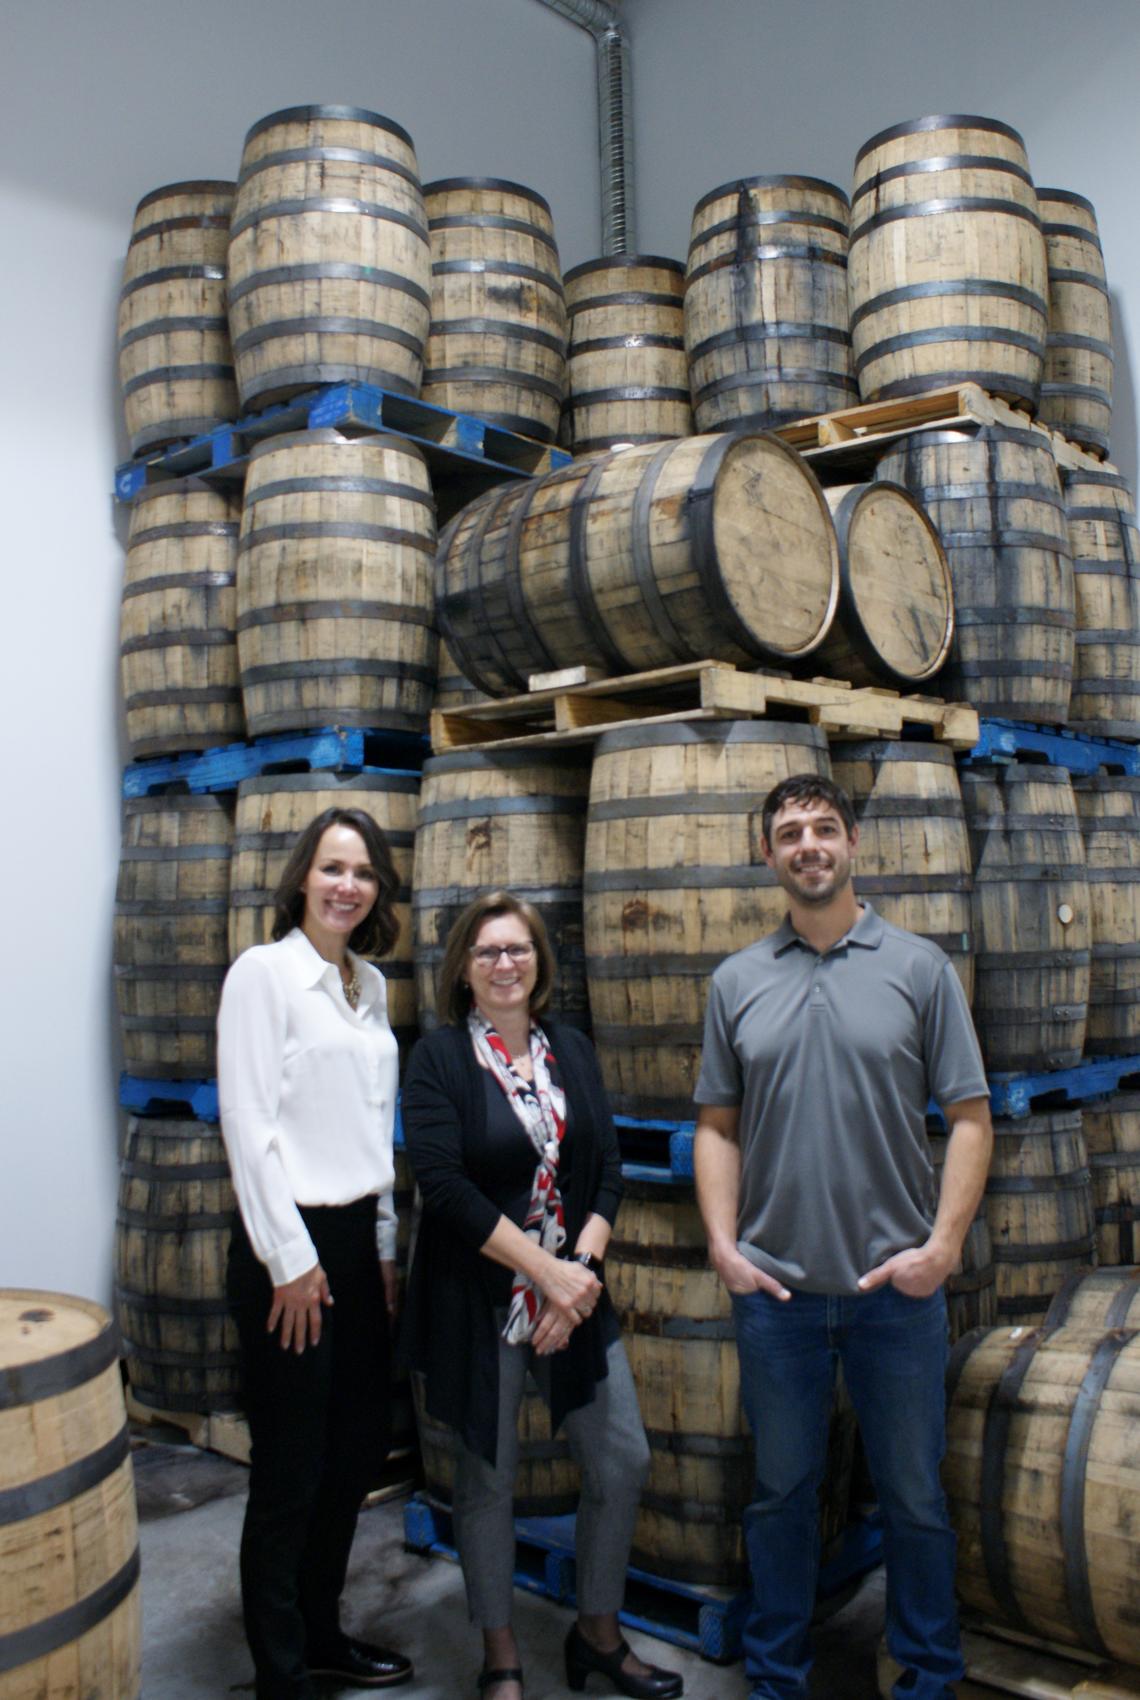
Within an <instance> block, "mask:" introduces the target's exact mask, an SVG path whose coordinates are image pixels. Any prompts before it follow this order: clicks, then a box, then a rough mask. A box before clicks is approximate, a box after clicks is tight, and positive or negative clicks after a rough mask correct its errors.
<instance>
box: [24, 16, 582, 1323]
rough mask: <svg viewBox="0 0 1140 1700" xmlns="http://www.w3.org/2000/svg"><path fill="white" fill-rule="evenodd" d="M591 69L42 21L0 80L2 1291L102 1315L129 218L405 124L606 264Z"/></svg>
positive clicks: (519, 51)
mask: <svg viewBox="0 0 1140 1700" xmlns="http://www.w3.org/2000/svg"><path fill="white" fill-rule="evenodd" d="M595 98H596V97H595V72H594V49H593V45H592V43H591V41H590V39H589V38H588V37H587V36H586V35H585V34H584V33H583V32H582V31H581V30H579V29H576V28H575V27H574V26H573V25H571V24H569V23H567V22H565V21H564V20H563V19H561V18H559V17H557V16H555V15H554V14H553V13H551V12H549V11H547V10H546V9H545V8H544V7H541V6H539V5H536V4H535V3H534V0H478V3H477V4H476V3H474V0H321V3H320V4H314V3H313V0H303V3H302V0H237V3H234V0H196V3H195V4H193V5H190V4H187V3H185V0H177V3H175V0H108V3H107V4H103V5H94V6H80V5H76V4H75V3H74V0H36V4H35V5H34V6H33V5H21V6H10V7H8V8H7V10H6V16H5V24H4V48H3V54H2V63H0V229H2V230H3V232H4V242H3V249H4V263H3V266H2V268H0V325H2V327H3V329H2V332H0V335H2V339H3V366H2V371H3V378H4V384H3V403H2V406H0V501H2V509H0V511H2V513H3V554H4V557H5V558H4V568H3V581H4V597H3V603H4V608H5V610H6V613H7V621H6V629H5V643H4V649H3V661H2V663H0V697H2V701H0V726H2V729H3V740H4V743H3V747H4V770H5V771H4V776H3V778H4V786H3V789H4V795H5V798H6V799H7V807H6V809H5V811H4V812H5V816H6V821H7V830H6V831H5V832H4V834H3V835H2V837H0V842H2V845H3V848H2V850H0V856H2V861H0V882H2V889H3V890H4V891H5V892H6V893H7V898H6V911H5V914H6V923H7V925H6V950H5V957H6V963H7V968H6V971H5V974H4V979H3V988H2V990H0V1000H2V1007H0V1036H2V1037H0V1116H2V1125H3V1138H4V1161H3V1180H2V1181H0V1285H5V1286H43V1287H48V1288H53V1289H57V1290H63V1291H72V1292H78V1293H82V1294H86V1295H90V1296H92V1297H95V1298H99V1299H103V1300H105V1299H106V1298H107V1297H108V1296H109V1292H110V1258H111V1243H112V1234H113V1225H114V1214H115V1189H116V1162H117V1155H118V1141H119V1137H120V1118H119V1115H118V1112H117V1107H116V1105H117V1071H118V1066H119V1062H118V1057H117V1054H116V1040H115V1015H114V1000H113V992H112V980H111V921H112V908H113V903H114V890H115V875H116V863H117V857H118V834H119V826H118V787H119V768H120V763H121V760H122V758H123V751H122V747H121V744H120V742H119V729H118V722H117V689H118V685H117V674H116V648H117V643H118V630H117V627H118V594H119V584H120V578H121V572H122V540H121V529H122V515H121V514H120V515H118V516H116V515H115V514H114V512H113V509H112V503H111V499H110V494H109V492H110V490H111V481H112V472H113V468H114V465H115V462H116V460H119V459H123V458H125V455H126V444H125V442H124V439H123V436H122V427H121V418H120V412H119V406H118V401H117V395H116V378H115V356H114V336H115V308H116V294H117V290H118V284H119V277H120V272H121V267H122V259H123V255H124V253H125V251H126V246H127V241H128V239H129V236H130V226H131V218H132V215H133V212H134V207H135V203H136V201H138V199H139V198H140V197H141V196H142V195H143V194H145V193H146V192H147V191H148V190H150V189H153V188H156V187H157V186H158V185H159V184H163V183H169V182H172V181H175V180H177V179H180V178H193V177H218V178H226V177H230V178H232V177H236V175H237V170H238V165H239V162H240V158H241V148H242V140H243V137H244V135H245V132H246V130H247V129H248V128H249V126H250V125H251V124H252V123H253V122H254V121H255V120H256V119H258V118H260V117H262V116H263V115H264V114H265V113H267V112H271V111H274V110H276V109H277V108H279V107H282V106H289V105H294V104H301V103H313V102H335V103H342V104H351V105H358V106H365V107H369V108H371V109H373V110H375V111H379V112H383V113H386V114H388V115H390V116H391V117H393V118H396V119H397V120H398V121H399V122H400V123H402V124H403V125H404V126H405V128H406V129H408V130H409V131H410V132H411V134H412V136H413V138H414V139H415V142H416V146H417V150H418V154H419V162H420V169H421V172H422V174H423V176H424V179H425V180H428V179H430V178H432V177H442V176H450V175H457V174H460V173H479V174H485V175H490V176H503V177H511V178H515V179H517V180H521V181H523V182H524V183H527V184H529V185H531V186H532V187H534V188H536V189H538V190H539V191H540V192H541V193H543V194H544V195H545V196H546V197H547V199H548V200H549V201H550V202H551V205H552V207H553V210H554V217H555V225H556V229H557V231H558V235H559V239H560V242H561V246H562V254H563V259H564V261H565V262H566V263H567V264H573V263H574V262H575V261H577V260H581V259H586V258H589V257H590V256H591V255H593V254H595V253H596V252H597V249H598V228H599V225H598V206H597V194H598V191H597V178H598V170H597V153H596V135H597V125H596V121H595Z"/></svg>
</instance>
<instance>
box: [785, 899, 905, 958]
mask: <svg viewBox="0 0 1140 1700" xmlns="http://www.w3.org/2000/svg"><path fill="white" fill-rule="evenodd" d="M859 901H860V903H861V904H862V905H863V912H862V914H861V915H860V916H859V918H858V920H857V921H856V922H855V925H854V926H853V927H852V928H851V931H850V932H849V933H845V934H844V936H843V938H841V939H840V940H839V943H838V944H834V945H832V947H831V948H832V950H839V949H840V948H841V947H845V946H847V945H849V944H856V945H860V946H861V947H862V948H863V949H864V950H877V949H878V948H879V945H880V944H881V943H882V940H883V921H882V917H881V916H879V915H876V913H875V910H874V906H873V905H872V904H871V903H869V902H868V901H867V899H866V898H865V897H861V898H860V899H859ZM794 944H798V945H802V946H803V948H804V949H805V950H813V947H812V946H811V945H810V944H809V943H808V942H807V940H806V939H805V938H801V937H800V935H799V933H797V931H796V929H795V928H794V927H793V926H792V918H791V916H790V915H785V916H784V919H783V921H782V922H781V923H780V925H779V926H778V927H777V928H776V931H775V932H774V933H773V934H772V949H773V951H774V953H775V955H777V956H779V955H780V954H781V952H782V951H785V950H787V949H788V948H789V946H791V945H794ZM813 954H814V951H813Z"/></svg>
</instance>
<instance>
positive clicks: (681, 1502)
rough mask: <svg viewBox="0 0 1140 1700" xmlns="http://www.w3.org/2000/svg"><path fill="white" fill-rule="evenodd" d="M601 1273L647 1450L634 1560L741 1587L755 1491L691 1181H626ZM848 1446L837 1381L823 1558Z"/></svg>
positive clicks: (724, 1303)
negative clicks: (746, 1514) (744, 1525)
mask: <svg viewBox="0 0 1140 1700" xmlns="http://www.w3.org/2000/svg"><path fill="white" fill-rule="evenodd" d="M606 1282H607V1286H608V1288H609V1292H610V1296H611V1298H612V1299H613V1302H614V1305H615V1306H616V1308H617V1312H618V1316H619V1319H620V1321H621V1325H622V1335H623V1339H624V1343H625V1348H626V1351H627V1353H628V1355H629V1362H630V1368H631V1369H632V1371H633V1379H634V1382H635V1384H636V1386H637V1394H638V1403H639V1405H640V1407H641V1415H642V1418H643V1420H644V1422H645V1428H646V1433H647V1436H648V1439H649V1447H650V1466H649V1480H648V1482H647V1483H646V1486H645V1489H644V1491H643V1493H642V1496H641V1503H640V1506H639V1509H638V1514H637V1524H636V1527H635V1529H634V1536H633V1550H632V1554H631V1557H632V1562H633V1563H634V1564H636V1565H640V1566H641V1567H642V1568H643V1569H645V1570H649V1571H652V1572H653V1573H654V1574H655V1575H658V1576H671V1577H675V1578H677V1579H679V1580H681V1581H685V1582H694V1583H720V1584H727V1585H735V1584H739V1583H741V1582H743V1581H744V1580H745V1578H746V1574H747V1566H746V1559H745V1554H744V1542H743V1538H742V1532H741V1523H740V1518H741V1512H742V1510H743V1508H744V1506H745V1505H747V1504H748V1502H749V1500H750V1499H751V1498H752V1497H753V1461H752V1444H751V1441H750V1439H749V1435H748V1429H747V1425H746V1423H745V1419H744V1413H743V1411H742V1409H741V1405H740V1366H739V1359H738V1355H737V1350H736V1340H735V1334H734V1330H733V1324H732V1309H731V1305H730V1303H729V1299H728V1294H727V1292H726V1291H725V1288H724V1286H723V1284H722V1283H721V1282H720V1280H719V1279H718V1278H717V1276H716V1275H715V1274H714V1273H713V1272H712V1270H710V1269H709V1267H708V1248H707V1244H706V1240H705V1233H704V1228H703V1226H702V1223H701V1217H700V1212H699V1210H698V1209H697V1204H696V1200H695V1198H694V1196H693V1190H692V1187H691V1186H690V1185H688V1184H687V1183H674V1184H672V1185H663V1186H662V1185H656V1184H653V1185H645V1184H639V1183H637V1182H630V1183H629V1184H628V1185H627V1187H626V1192H625V1198H624V1200H623V1203H622V1209H621V1215H620V1216H619V1218H618V1225H617V1231H616V1233H615V1235H614V1238H613V1239H612V1240H611V1241H610V1246H609V1250H608V1252H607V1254H606ZM854 1450H855V1417H854V1412H853V1410H852V1408H851V1403H850V1400H849V1399H848V1397H847V1395H846V1391H845V1389H844V1388H843V1387H842V1384H840V1385H839V1386H838V1387H837V1390H836V1394H835V1399H834V1403H833V1408H832V1416H831V1430H830V1435H829V1442H828V1462H827V1471H826V1475H825V1478H824V1482H823V1484H822V1486H821V1489H820V1541H821V1545H822V1548H823V1551H824V1554H825V1555H826V1553H827V1551H828V1548H829V1547H830V1546H832V1544H833V1543H834V1542H835V1541H836V1540H837V1539H838V1538H839V1536H840V1535H841V1534H842V1532H843V1529H844V1527H845V1526H846V1523H847V1519H848V1511H849V1500H850V1483H851V1468H852V1460H853V1456H854Z"/></svg>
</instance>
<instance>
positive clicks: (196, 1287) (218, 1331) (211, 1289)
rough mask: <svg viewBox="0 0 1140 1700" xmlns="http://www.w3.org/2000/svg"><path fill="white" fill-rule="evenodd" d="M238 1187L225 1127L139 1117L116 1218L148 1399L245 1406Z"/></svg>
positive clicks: (119, 1263) (127, 1348)
mask: <svg viewBox="0 0 1140 1700" xmlns="http://www.w3.org/2000/svg"><path fill="white" fill-rule="evenodd" d="M233 1212H234V1191H233V1185H232V1183H231V1181H230V1166H229V1163H228V1162H227V1161H226V1152H225V1147H224V1145H223V1144H222V1139H221V1134H220V1133H219V1131H218V1129H217V1128H216V1127H213V1126H210V1125H209V1124H208V1123H206V1122H198V1121H166V1120H162V1119H159V1118H157V1117H146V1118H141V1117H137V1116H132V1117H131V1118H130V1119H129V1120H128V1122H127V1138H126V1145H125V1147H124V1151H123V1161H122V1167H121V1169H120V1173H119V1208H118V1214H117V1216H116V1219H115V1312H116V1317H117V1319H118V1324H119V1332H120V1335H121V1336H122V1342H123V1354H124V1357H125V1358H126V1365H127V1379H128V1380H129V1382H130V1384H131V1392H132V1393H133V1394H134V1397H135V1398H136V1399H137V1400H138V1402H139V1404H140V1405H150V1406H153V1407H155V1408H157V1409H158V1410H162V1411H199V1412H210V1411H240V1410H241V1408H242V1397H241V1373H240V1368H239V1363H240V1359H239V1351H238V1338H237V1329H236V1328H235V1327H234V1324H233V1322H232V1321H231V1319H230V1316H229V1310H228V1307H227V1305H226V1254H227V1252H228V1250H229V1243H230V1227H231V1223H232V1221H233Z"/></svg>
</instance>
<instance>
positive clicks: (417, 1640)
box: [134, 1429, 883, 1700]
mask: <svg viewBox="0 0 1140 1700" xmlns="http://www.w3.org/2000/svg"><path fill="white" fill-rule="evenodd" d="M158 1432H159V1433H162V1432H163V1431H158ZM169 1432H170V1433H171V1434H173V1432H174V1431H169ZM146 1433H147V1434H148V1435H154V1434H155V1433H156V1431H155V1430H153V1429H152V1430H148V1431H146ZM134 1464H135V1480H136V1484H137V1490H138V1499H139V1518H140V1526H141V1533H140V1538H141V1546H142V1592H143V1693H144V1695H145V1697H146V1700H220V1697H221V1696H223V1695H226V1694H239V1695H240V1694H244V1693H246V1692H251V1691H252V1687H253V1682H252V1667H251V1665H250V1660H249V1654H248V1652H247V1650H246V1646H245V1640H244V1637H243V1634H242V1626H241V1609H240V1603H239V1599H238V1577H237V1552H238V1540H239V1536H240V1531H241V1520H242V1513H243V1508H244V1503H245V1477H246V1472H245V1470H244V1468H243V1467H242V1466H241V1465H238V1464H231V1463H229V1462H227V1461H226V1460H225V1459H222V1458H218V1457H216V1456H215V1455H213V1454H211V1453H206V1452H199V1451H197V1450H196V1449H195V1448H194V1447H191V1446H186V1445H183V1444H180V1443H170V1444H168V1443H166V1442H165V1440H159V1441H155V1440H152V1439H147V1440H145V1441H144V1442H143V1443H142V1444H139V1445H138V1446H136V1449H135V1452H134ZM404 1503H405V1502H404V1501H403V1500H402V1499H401V1500H396V1501H393V1502H389V1503H388V1504H385V1505H380V1506H377V1507H375V1508H373V1509H370V1510H367V1511H365V1512H363V1513H362V1514H361V1518H360V1523H359V1526H358V1530H357V1537H356V1544H355V1546H354V1548H353V1555H352V1566H351V1570H350V1573H349V1581H348V1587H347V1589H346V1592H345V1612H344V1621H345V1627H346V1628H348V1629H349V1630H351V1631H354V1632H356V1633H358V1634H361V1635H364V1636H366V1637H368V1638H370V1639H372V1640H377V1641H381V1642H387V1643H389V1644H390V1645H392V1646H395V1647H398V1648H399V1649H400V1650H401V1652H404V1653H407V1654H408V1655H409V1657H411V1658H412V1659H413V1660H414V1661H415V1665H416V1678H415V1681H414V1682H413V1683H411V1684H410V1685H409V1686H408V1687H406V1688H403V1689H400V1690H399V1692H400V1693H401V1694H406V1695H408V1696H409V1700H410V1697H411V1696H413V1695H415V1696H416V1697H417V1700H456V1697H457V1696H462V1697H471V1696H474V1693H475V1680H474V1679H475V1673H476V1671H477V1670H478V1667H479V1663H480V1643H479V1638H478V1636H477V1634H476V1632H475V1631H474V1630H473V1629H472V1628H471V1626H470V1625H469V1623H468V1621H467V1611H466V1605H465V1602H464V1597H463V1583H462V1578H461V1576H460V1573H459V1567H458V1565H456V1564H453V1563H451V1562H449V1561H448V1560H446V1559H443V1558H421V1557H419V1556H418V1555H417V1554H415V1553H410V1552H405V1550H404V1545H403V1512H404ZM515 1599H516V1602H517V1608H516V1618H515V1624H516V1629H517V1632H518V1636H519V1641H520V1645H521V1649H522V1656H523V1665H524V1668H525V1670H526V1693H527V1700H554V1697H555V1696H563V1695H565V1694H566V1693H567V1692H568V1690H567V1688H566V1684H565V1676H564V1672H563V1669H562V1638H563V1636H564V1635H565V1633H566V1630H567V1628H568V1627H569V1624H570V1621H571V1613H570V1610H569V1609H568V1608H566V1607H564V1606H559V1605H556V1604H554V1603H553V1602H552V1601H550V1600H545V1599H542V1598H539V1597H538V1596H536V1595H533V1594H529V1593H525V1592H523V1591H521V1590H520V1591H517V1592H516V1595H515ZM882 1610H883V1576H882V1571H881V1570H880V1571H876V1572H874V1573H872V1575H870V1576H868V1577H867V1578H865V1579H864V1581H863V1583H862V1584H861V1585H860V1587H859V1589H858V1591H857V1593H856V1594H855V1595H854V1597H853V1598H852V1599H851V1600H850V1601H849V1602H848V1603H847V1604H846V1605H845V1606H844V1607H843V1608H842V1609H841V1610H839V1611H837V1612H835V1613H833V1614H832V1615H831V1616H830V1617H828V1618H827V1619H826V1621H824V1622H822V1623H821V1624H819V1625H817V1629H816V1654H817V1657H816V1666H815V1670H814V1672H813V1680H812V1689H811V1694H812V1697H813V1700H825V1697H826V1700H876V1696H877V1694H878V1689H877V1686H876V1682H875V1647H876V1642H877V1639H878V1636H879V1632H880V1628H881V1624H882ZM634 1639H635V1640H636V1641H637V1643H638V1649H639V1651H640V1652H641V1653H642V1655H643V1656H644V1657H646V1658H649V1659H650V1660H652V1661H654V1662H657V1663H660V1664H662V1665H665V1666H667V1667H669V1668H670V1669H674V1670H680V1671H682V1672H683V1673H684V1677H685V1694H686V1696H687V1697H688V1700H745V1697H746V1696H747V1693H748V1683H747V1681H746V1679H745V1676H744V1672H743V1667H742V1666H740V1665H730V1666H722V1665H713V1664H709V1663H708V1662H707V1661H705V1660H704V1659H701V1658H699V1657H698V1656H697V1655H696V1654H695V1653H686V1652H684V1651H682V1650H681V1649H680V1648H678V1647H674V1646H672V1645H671V1644H670V1643H668V1642H665V1641H658V1640H655V1639H654V1640H651V1639H649V1638H648V1637H646V1636H640V1637H638V1636H635V1637H634ZM342 1692H343V1694H345V1695H346V1696H347V1695H352V1694H356V1695H359V1694H360V1693H361V1692H363V1691H362V1690H358V1689H344V1690H343V1691H342V1690H339V1689H336V1688H334V1687H330V1688H329V1689H328V1690H327V1693H328V1695H329V1697H330V1700H331V1697H332V1696H333V1695H337V1694H340V1693H342ZM605 1693H606V1688H605V1685H604V1683H603V1680H602V1678H600V1677H592V1678H591V1679H590V1682H589V1684H588V1686H587V1694H595V1695H597V1696H599V1697H601V1696H603V1695H604V1694H605Z"/></svg>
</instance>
